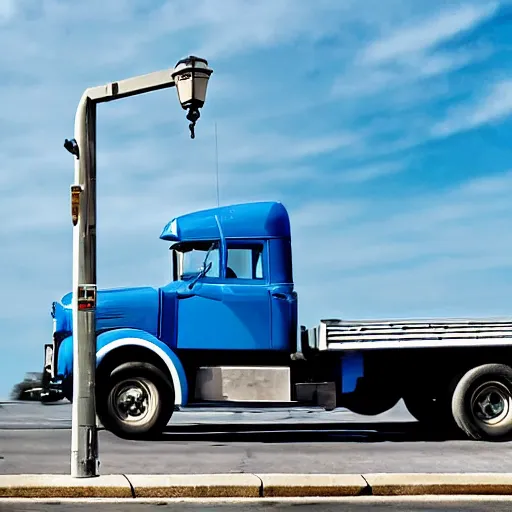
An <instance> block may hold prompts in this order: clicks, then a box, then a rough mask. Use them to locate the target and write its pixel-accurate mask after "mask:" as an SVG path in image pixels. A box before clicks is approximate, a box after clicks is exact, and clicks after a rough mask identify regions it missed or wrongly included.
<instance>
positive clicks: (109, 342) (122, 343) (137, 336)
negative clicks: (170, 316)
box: [96, 329, 188, 405]
mask: <svg viewBox="0 0 512 512" xmlns="http://www.w3.org/2000/svg"><path fill="white" fill-rule="evenodd" d="M127 346H138V347H144V348H147V349H149V350H151V351H153V352H154V353H155V354H156V355H157V356H159V357H160V359H162V361H163V362H164V364H165V365H166V366H167V369H168V370H169V373H170V374H171V377H172V381H173V385H174V391H175V401H174V404H175V405H186V404H187V401H188V385H187V378H186V375H185V370H184V369H183V365H182V364H181V361H180V360H179V358H178V356H177V355H176V354H175V353H174V352H173V351H172V350H171V349H170V348H169V347H168V346H167V345H166V344H165V343H162V342H161V341H160V340H159V339H158V338H156V337H155V336H153V335H151V334H149V333H147V332H145V331H141V330H139V329H116V330H113V331H107V332H104V333H102V334H100V335H99V336H98V337H97V341H96V367H98V366H99V365H100V364H101V361H102V360H103V358H104V357H105V356H106V355H107V354H108V353H109V352H111V351H112V350H115V349H118V348H120V347H127Z"/></svg>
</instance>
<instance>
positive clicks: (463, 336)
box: [307, 318, 512, 351]
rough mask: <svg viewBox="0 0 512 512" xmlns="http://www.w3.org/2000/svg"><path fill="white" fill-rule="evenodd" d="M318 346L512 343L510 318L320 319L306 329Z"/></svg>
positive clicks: (367, 347)
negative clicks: (315, 324)
mask: <svg viewBox="0 0 512 512" xmlns="http://www.w3.org/2000/svg"><path fill="white" fill-rule="evenodd" d="M307 334H308V340H309V345H310V347H312V348H316V349H318V350H344V351H345V350H372V349H389V348H430V347H438V348H441V347H470V346H474V347H477V346H507V345H512V318H496V319H490V318H486V319H478V318H475V319H425V320H407V319H406V320H354V321H351V320H338V319H332V320H321V321H320V324H319V325H317V326H316V327H313V328H311V329H309V330H308V331H307Z"/></svg>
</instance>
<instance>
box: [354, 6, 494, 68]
mask: <svg viewBox="0 0 512 512" xmlns="http://www.w3.org/2000/svg"><path fill="white" fill-rule="evenodd" d="M498 5H499V4H497V3H496V2H492V3H486V4H480V5H461V6H459V7H458V8H456V9H454V8H450V9H445V10H443V11H441V12H440V13H438V14H436V15H435V16H432V17H430V18H428V19H426V20H422V21H421V22H420V23H416V24H414V25H413V26H411V22H410V21H408V23H407V24H406V25H404V26H403V27H400V28H395V29H394V30H393V32H392V33H391V34H390V35H387V36H384V37H382V38H381V39H378V40H376V41H373V42H372V43H370V44H369V45H368V46H367V47H366V48H365V49H364V50H363V51H362V52H361V57H360V58H361V60H362V62H365V63H372V64H375V63H382V62H385V61H391V60H396V59H397V58H401V57H403V56H406V55H407V54H411V53H421V52H425V51H426V50H430V49H432V48H433V47H435V46H437V45H439V44H440V43H443V42H445V41H447V40H449V39H451V38H453V37H454V36H455V35H457V34H459V33H461V32H464V31H467V30H470V29H472V28H474V27H475V26H476V25H478V24H479V23H481V22H482V21H484V20H485V19H488V18H490V17H491V16H493V15H494V14H495V12H496V10H497V8H498Z"/></svg>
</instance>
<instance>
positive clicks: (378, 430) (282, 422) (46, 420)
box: [0, 403, 512, 474]
mask: <svg viewBox="0 0 512 512" xmlns="http://www.w3.org/2000/svg"><path fill="white" fill-rule="evenodd" d="M70 415H71V407H70V406H69V404H67V403H62V404H59V405H51V406H50V405H46V406H44V405H40V404H10V405H9V404H8V405H5V404H4V405H3V406H2V407H1V408H0V473H9V474H12V473H60V474H69V471H70V462H69V460H70V441H71V431H70V425H71V422H70ZM99 450H100V461H101V468H100V471H101V473H103V474H106V473H132V474H133V473H153V474H155V473H209V472H211V473H229V472H236V473H238V472H255V473H258V472H259V473H266V472H278V473H283V472H292V473H293V472H304V473H325V472H338V473H372V472H472V473H473V472H512V443H485V442H475V441H469V440H466V439H453V438H452V439H449V438H446V437H445V436H444V435H443V434H442V433H436V432H426V431H424V430H422V429H420V428H419V426H418V424H417V423H416V422H414V421H413V420H412V418H411V417H410V416H409V415H408V414H407V412H406V411H405V410H404V408H403V406H402V405H400V404H399V406H397V407H396V408H395V409H393V410H392V411H390V412H388V413H386V414H385V415H382V416H379V417H376V418H372V422H371V423H370V422H368V418H367V417H361V416H357V415H354V414H352V413H349V412H348V411H345V410H341V411H332V412H325V411H323V412H322V411H318V410H314V409H310V410H304V409H291V410H290V409H275V410H268V409H253V410H243V411H238V412H236V411H233V410H230V411H219V410H211V411H205V410H203V409H198V410H195V411H190V412H178V413H176V414H175V416H173V419H172V421H171V423H170V425H169V427H168V429H167V432H166V433H165V434H164V435H163V436H162V437H161V439H159V440H156V441H126V440H122V439H119V438H117V437H115V436H113V435H112V434H110V433H109V432H106V431H102V432H100V446H99Z"/></svg>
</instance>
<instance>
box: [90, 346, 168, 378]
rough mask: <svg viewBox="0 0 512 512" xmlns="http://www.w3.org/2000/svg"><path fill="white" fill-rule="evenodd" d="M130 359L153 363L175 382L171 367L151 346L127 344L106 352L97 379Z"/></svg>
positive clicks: (97, 371) (97, 372) (98, 369)
mask: <svg viewBox="0 0 512 512" xmlns="http://www.w3.org/2000/svg"><path fill="white" fill-rule="evenodd" d="M130 361H139V362H144V363H149V364H152V365H153V366H155V367H156V368H158V369H159V370H160V371H162V372H163V373H164V375H165V376H166V377H167V378H168V379H169V381H170V382H172V383H173V384H175V383H174V382H173V379H172V375H171V372H170V371H169V368H168V367H167V365H166V364H165V363H164V361H163V360H162V358H161V357H160V356H158V355H157V354H156V353H155V352H153V351H152V350H150V349H149V348H145V347H138V346H136V345H125V346H122V347H118V348H116V349H114V350H112V351H111V352H109V353H108V354H106V355H105V357H104V358H103V359H102V360H101V363H100V364H99V365H98V368H97V370H96V375H97V380H98V381H100V379H101V378H102V377H104V376H106V375H108V373H109V372H111V371H112V370H113V369H114V368H117V367H118V366H119V365H121V364H123V363H128V362H130Z"/></svg>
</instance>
